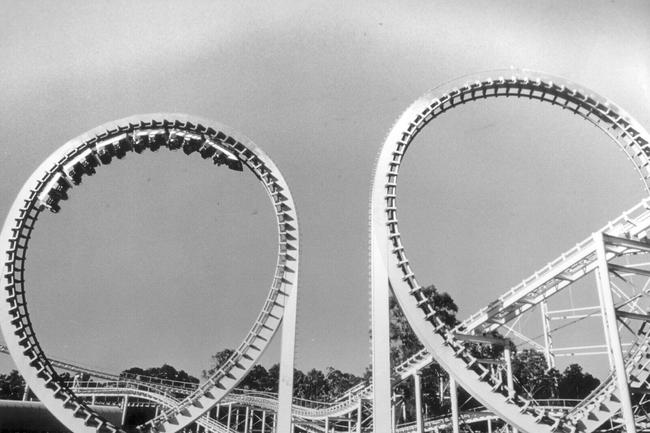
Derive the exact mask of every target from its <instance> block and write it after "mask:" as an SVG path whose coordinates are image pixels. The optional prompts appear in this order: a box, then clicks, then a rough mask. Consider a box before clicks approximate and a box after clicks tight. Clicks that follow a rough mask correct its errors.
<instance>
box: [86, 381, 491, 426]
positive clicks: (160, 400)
mask: <svg viewBox="0 0 650 433" xmlns="http://www.w3.org/2000/svg"><path fill="white" fill-rule="evenodd" d="M86 385H95V386H93V387H88V386H86ZM100 385H101V386H99V385H98V384H97V383H89V384H83V383H82V384H81V386H79V387H77V388H75V391H76V394H77V395H79V396H95V397H114V396H119V397H122V396H129V397H136V398H142V399H146V400H150V401H152V402H154V403H155V404H158V405H162V406H165V407H174V406H176V405H177V404H178V401H177V400H176V399H174V398H173V397H169V396H165V395H161V394H159V393H158V391H159V390H158V389H155V388H154V389H148V388H147V387H146V386H144V387H143V384H142V383H138V382H134V381H124V380H121V381H118V382H113V383H103V384H100ZM222 403H223V404H230V403H233V404H239V405H241V406H249V407H257V408H260V409H264V410H277V406H278V405H277V395H273V394H270V393H258V392H249V391H245V390H235V392H231V393H230V394H229V395H228V396H227V397H226V398H225V399H224V400H223V401H222ZM294 409H298V410H300V409H301V408H300V407H297V406H294ZM302 409H305V408H304V407H303V408H302ZM294 415H296V416H301V414H300V413H299V411H297V412H294ZM340 415H343V414H340ZM329 416H332V417H335V416H338V415H329ZM323 417H324V415H320V416H315V414H314V413H309V415H308V416H307V417H305V418H306V419H319V418H320V419H322V418H323ZM495 419H496V418H495V416H494V414H492V413H490V412H485V411H466V412H463V413H462V414H461V420H462V421H463V422H464V423H466V424H471V423H477V422H484V421H488V420H495ZM196 422H197V424H199V425H200V426H201V427H204V428H206V429H208V430H209V431H211V432H214V433H236V432H235V431H234V430H232V429H229V428H228V427H227V426H224V425H223V424H221V423H220V422H218V421H216V420H214V419H212V418H211V417H209V416H208V415H207V414H206V415H203V416H202V417H200V418H198V419H197V420H196ZM450 425H451V419H450V417H449V416H441V417H435V418H430V419H427V420H425V422H424V427H425V430H426V431H434V430H435V429H445V428H448V427H449V426H450ZM314 431H322V430H321V429H318V428H314ZM395 431H396V433H410V432H413V431H416V426H415V425H414V424H413V423H406V424H402V425H399V426H397V428H396V430H395Z"/></svg>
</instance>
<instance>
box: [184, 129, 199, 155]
mask: <svg viewBox="0 0 650 433" xmlns="http://www.w3.org/2000/svg"><path fill="white" fill-rule="evenodd" d="M202 143H203V137H201V136H200V135H196V134H191V133H185V134H183V145H182V146H183V152H184V153H185V155H189V154H190V153H192V152H196V151H197V150H199V148H200V147H201V144H202Z"/></svg>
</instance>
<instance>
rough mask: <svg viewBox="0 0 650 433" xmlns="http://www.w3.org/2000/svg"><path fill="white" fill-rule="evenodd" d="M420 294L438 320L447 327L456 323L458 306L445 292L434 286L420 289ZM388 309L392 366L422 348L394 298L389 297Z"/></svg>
mask: <svg viewBox="0 0 650 433" xmlns="http://www.w3.org/2000/svg"><path fill="white" fill-rule="evenodd" d="M422 294H423V295H424V296H425V297H426V298H427V299H428V300H429V302H430V304H431V305H433V306H434V308H435V309H436V311H437V312H438V314H439V315H440V318H441V319H442V320H443V322H445V323H446V324H447V325H449V326H455V325H456V324H457V323H458V320H457V319H456V313H457V312H458V306H457V305H456V303H455V302H454V300H453V299H452V297H451V296H450V295H449V294H448V293H447V292H442V293H440V292H438V290H437V289H436V287H435V286H433V285H430V286H427V287H425V288H423V289H422ZM389 308H390V352H391V361H392V363H393V365H397V364H399V363H401V362H403V361H405V360H406V359H407V358H409V357H410V356H412V355H414V354H416V353H417V352H419V351H420V350H422V349H423V348H424V346H422V343H420V340H419V339H418V338H417V337H416V335H415V333H414V332H413V330H412V329H411V325H410V324H409V323H408V320H407V319H406V316H404V313H403V312H402V309H401V308H400V306H399V304H398V302H397V300H396V299H395V297H393V296H391V298H390V301H389Z"/></svg>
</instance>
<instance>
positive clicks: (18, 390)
mask: <svg viewBox="0 0 650 433" xmlns="http://www.w3.org/2000/svg"><path fill="white" fill-rule="evenodd" d="M24 392H25V381H24V380H23V377H22V376H21V375H20V373H18V370H11V372H10V373H9V374H0V399H2V400H21V399H22V398H23V393H24Z"/></svg>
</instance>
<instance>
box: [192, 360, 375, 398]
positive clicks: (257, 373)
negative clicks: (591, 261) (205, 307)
mask: <svg viewBox="0 0 650 433" xmlns="http://www.w3.org/2000/svg"><path fill="white" fill-rule="evenodd" d="M233 353H234V352H233V350H231V349H226V350H222V351H220V352H218V353H216V354H215V355H213V356H212V358H211V361H210V368H208V369H207V370H203V372H202V376H203V378H207V377H209V376H210V375H211V374H212V373H214V372H215V371H216V370H217V369H218V368H219V366H220V365H223V364H224V363H225V362H226V360H227V359H228V358H230V356H231V355H232V354H233ZM279 375H280V364H274V365H273V366H271V367H270V368H269V369H268V370H267V369H266V368H264V367H263V366H261V365H255V366H253V368H252V369H251V371H250V372H249V373H248V375H247V376H246V377H245V378H244V379H243V380H242V381H241V382H240V383H239V385H238V388H243V389H251V390H255V391H266V392H274V393H275V392H278V378H279ZM362 380H363V379H362V378H361V377H358V376H355V375H354V374H351V373H343V372H341V371H340V370H337V369H335V368H333V367H327V368H326V369H325V371H321V370H318V369H316V368H312V369H311V370H309V371H308V372H307V373H304V372H302V371H300V370H298V369H294V371H293V395H294V397H296V398H303V399H307V400H319V401H330V400H333V399H335V398H337V397H339V396H340V395H341V394H343V393H344V392H345V391H347V390H348V389H350V388H351V387H353V386H354V385H356V384H357V383H359V382H361V381H362Z"/></svg>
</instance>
